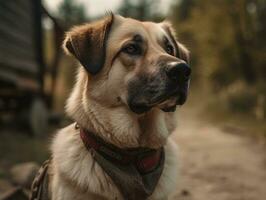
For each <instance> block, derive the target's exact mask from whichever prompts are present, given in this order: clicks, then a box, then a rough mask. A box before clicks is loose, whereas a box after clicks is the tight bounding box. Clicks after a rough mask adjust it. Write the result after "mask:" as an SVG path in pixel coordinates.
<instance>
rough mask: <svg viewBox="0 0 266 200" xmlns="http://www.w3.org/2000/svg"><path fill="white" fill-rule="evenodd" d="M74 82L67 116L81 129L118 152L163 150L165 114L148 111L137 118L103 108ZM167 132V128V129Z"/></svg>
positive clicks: (122, 109)
mask: <svg viewBox="0 0 266 200" xmlns="http://www.w3.org/2000/svg"><path fill="white" fill-rule="evenodd" d="M84 84H86V81H84V80H82V78H81V80H78V81H77V83H76V85H75V87H74V89H73V91H72V93H71V96H70V97H69V99H68V101H67V106H66V111H67V114H68V115H69V116H70V117H71V118H72V119H73V120H75V121H76V122H77V123H78V124H79V125H80V126H82V127H83V128H85V129H87V130H89V131H91V132H93V133H94V134H96V135H98V136H99V137H101V138H102V139H104V140H105V141H107V142H109V143H112V144H114V145H116V146H117V147H120V148H133V147H149V148H159V147H161V146H163V145H164V144H165V142H166V139H167V137H168V136H169V131H170V130H169V123H170V119H168V118H167V113H164V112H162V111H161V110H159V109H152V110H151V111H149V112H147V113H146V114H144V115H142V116H138V115H136V114H134V113H132V112H131V111H129V110H128V108H126V107H124V106H120V107H113V108H110V107H106V106H105V105H102V104H101V103H100V102H99V101H96V100H94V99H93V98H89V97H88V96H86V98H85V92H84V91H82V90H84V88H86V87H85V85H84ZM170 128H171V127H170Z"/></svg>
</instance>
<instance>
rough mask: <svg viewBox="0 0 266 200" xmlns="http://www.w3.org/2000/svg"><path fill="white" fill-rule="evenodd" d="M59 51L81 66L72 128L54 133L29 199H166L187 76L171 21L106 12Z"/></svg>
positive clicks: (172, 185) (69, 108)
mask: <svg viewBox="0 0 266 200" xmlns="http://www.w3.org/2000/svg"><path fill="white" fill-rule="evenodd" d="M63 48H64V50H65V51H66V53H67V54H70V55H72V56H73V57H74V58H75V59H77V61H78V62H79V63H80V67H79V70H78V72H77V76H76V84H75V86H74V88H73V91H72V92H71V94H70V97H69V99H68V100H67V104H66V112H67V114H68V116H69V117H71V118H72V119H73V120H74V121H75V123H73V124H71V125H69V126H67V127H65V128H63V129H62V130H60V131H59V132H58V133H57V134H56V136H55V138H54V140H53V143H52V147H51V150H52V157H51V159H50V161H49V162H48V164H47V163H46V166H45V167H44V169H42V171H41V172H40V174H41V177H40V176H39V178H37V179H38V180H37V182H38V183H36V181H35V183H34V184H33V195H36V193H38V194H37V195H39V198H40V199H41V198H42V196H43V195H44V196H46V197H44V198H46V199H51V200H87V199H93V200H94V199H126V200H134V199H135V200H142V199H169V198H170V196H171V194H172V193H173V192H175V191H176V187H177V186H176V183H177V181H178V177H177V156H176V153H177V149H176V146H175V144H174V142H173V141H172V139H171V138H169V136H170V134H171V132H172V131H173V130H174V128H175V122H176V119H175V110H176V106H177V105H182V104H184V102H185V101H186V97H187V90H188V85H189V79H190V73H191V70H190V67H189V66H188V59H189V58H188V51H187V49H186V48H185V47H184V46H183V45H182V44H181V43H179V42H178V41H177V40H176V38H175V33H174V31H173V28H172V27H171V24H170V23H168V22H162V23H153V22H141V21H138V20H134V19H131V18H124V17H122V16H118V15H113V14H109V15H107V16H106V17H104V18H103V19H101V20H99V21H97V22H93V23H89V24H85V25H81V26H77V27H74V28H73V29H72V30H70V31H69V32H68V33H67V34H66V38H65V40H64V44H63ZM43 171H45V173H44V172H43ZM43 174H45V175H43ZM43 177H44V178H43ZM40 182H45V183H40ZM34 187H35V188H34ZM40 188H41V189H40ZM40 191H41V192H40ZM40 193H42V194H40ZM43 193H45V194H43ZM44 198H43V199H44Z"/></svg>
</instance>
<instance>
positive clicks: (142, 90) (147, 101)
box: [128, 62, 191, 114]
mask: <svg viewBox="0 0 266 200" xmlns="http://www.w3.org/2000/svg"><path fill="white" fill-rule="evenodd" d="M190 75H191V69H190V67H189V66H188V65H187V64H186V63H183V62H182V63H176V62H174V63H170V64H169V65H168V66H167V67H165V68H163V70H161V71H160V72H159V73H158V75H156V76H155V77H152V78H151V77H148V78H147V77H146V78H145V76H144V77H141V78H139V79H137V80H135V81H134V82H133V83H132V84H131V87H130V88H129V98H128V105H129V107H130V109H131V110H132V111H133V112H135V113H137V114H141V113H144V112H147V111H149V110H150V109H151V108H152V107H156V106H157V107H159V108H160V109H161V110H163V111H164V112H173V111H175V109H176V106H177V105H183V104H184V103H185V102H186V99H187V94H188V88H189V80H190Z"/></svg>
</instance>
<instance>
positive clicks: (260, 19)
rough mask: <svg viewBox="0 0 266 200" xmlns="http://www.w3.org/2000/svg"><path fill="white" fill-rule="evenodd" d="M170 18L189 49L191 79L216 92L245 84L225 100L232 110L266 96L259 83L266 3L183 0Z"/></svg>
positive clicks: (265, 57) (265, 51) (265, 55)
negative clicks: (190, 54)
mask: <svg viewBox="0 0 266 200" xmlns="http://www.w3.org/2000/svg"><path fill="white" fill-rule="evenodd" d="M172 21H173V22H174V25H175V28H176V29H177V32H178V36H179V40H181V42H183V43H185V44H186V45H187V46H188V48H189V49H190V50H191V52H192V68H193V75H194V77H193V79H194V81H195V80H196V81H198V82H199V83H204V84H203V85H204V86H207V87H208V88H209V89H211V90H212V91H213V92H214V93H215V94H218V93H223V92H225V91H228V90H230V88H233V87H234V86H235V85H236V84H237V83H239V82H243V85H244V86H245V87H242V88H241V89H239V90H238V91H234V92H233V93H230V94H227V95H228V96H227V97H228V98H226V101H227V102H228V105H229V107H230V109H231V110H238V111H240V110H242V111H244V112H250V111H251V110H254V109H255V107H256V105H257V103H256V102H257V99H258V96H259V95H263V96H266V90H263V91H261V89H260V88H261V87H260V86H259V85H265V84H266V78H265V77H266V68H265V64H266V37H265V35H266V23H265V22H266V1H265V0H261V1H256V0H216V1H213V0H197V1H196V0H181V1H179V3H177V4H176V5H175V6H174V7H173V8H172ZM195 75H196V77H195ZM198 85H199V84H197V86H198ZM192 87H193V83H192ZM225 93H226V92H225Z"/></svg>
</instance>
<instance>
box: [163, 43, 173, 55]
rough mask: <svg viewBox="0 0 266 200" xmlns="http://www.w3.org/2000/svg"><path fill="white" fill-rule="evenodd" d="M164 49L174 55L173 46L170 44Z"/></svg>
mask: <svg viewBox="0 0 266 200" xmlns="http://www.w3.org/2000/svg"><path fill="white" fill-rule="evenodd" d="M165 50H166V52H167V53H168V54H170V55H174V47H173V46H172V45H171V44H167V45H166V48H165Z"/></svg>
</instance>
